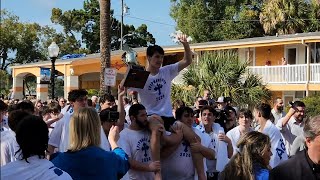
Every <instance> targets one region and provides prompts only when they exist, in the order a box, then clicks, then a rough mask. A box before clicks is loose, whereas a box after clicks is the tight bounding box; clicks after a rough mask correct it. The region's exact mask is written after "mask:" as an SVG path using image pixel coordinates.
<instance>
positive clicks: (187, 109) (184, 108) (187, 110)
mask: <svg viewBox="0 0 320 180" xmlns="http://www.w3.org/2000/svg"><path fill="white" fill-rule="evenodd" d="M183 113H188V114H193V110H192V109H191V108H190V107H187V106H182V107H180V108H178V109H177V110H176V119H177V120H181V118H182V114H183Z"/></svg>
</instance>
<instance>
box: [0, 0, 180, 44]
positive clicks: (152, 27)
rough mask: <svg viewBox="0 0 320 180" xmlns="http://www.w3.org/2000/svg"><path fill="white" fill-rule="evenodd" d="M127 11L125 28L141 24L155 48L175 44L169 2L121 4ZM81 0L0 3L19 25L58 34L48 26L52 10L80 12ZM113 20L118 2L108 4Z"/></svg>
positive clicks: (4, 0)
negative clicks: (45, 28) (40, 27)
mask: <svg viewBox="0 0 320 180" xmlns="http://www.w3.org/2000/svg"><path fill="white" fill-rule="evenodd" d="M123 1H124V3H125V4H126V5H127V6H128V7H129V8H130V10H129V11H130V14H129V15H126V16H125V17H124V23H125V24H132V25H134V26H135V27H136V28H137V27H138V26H140V25H141V24H146V25H147V26H148V31H149V32H150V33H152V34H153V36H154V37H155V39H156V44H158V45H161V46H165V45H173V44H174V42H173V41H172V40H171V38H170V37H169V34H171V33H172V32H174V31H175V25H176V23H175V21H174V20H173V19H172V18H171V17H170V15H169V13H170V0H123ZM82 7H83V0H1V9H6V10H8V11H9V12H11V13H13V14H15V15H17V16H19V18H20V21H21V22H30V23H32V22H36V23H39V24H40V25H50V26H52V27H54V28H56V29H57V30H61V29H62V28H61V26H60V27H59V25H54V24H53V23H51V20H50V17H51V9H52V8H60V9H62V11H66V10H71V9H81V8H82ZM111 9H114V12H115V13H114V15H115V18H116V19H118V20H120V19H121V0H111Z"/></svg>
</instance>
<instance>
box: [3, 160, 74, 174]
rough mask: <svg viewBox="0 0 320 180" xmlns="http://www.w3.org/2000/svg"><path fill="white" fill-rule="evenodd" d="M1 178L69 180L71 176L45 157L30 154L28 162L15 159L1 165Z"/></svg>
mask: <svg viewBox="0 0 320 180" xmlns="http://www.w3.org/2000/svg"><path fill="white" fill-rule="evenodd" d="M1 179H61V180H69V179H72V178H71V176H70V175H69V174H68V173H66V172H64V171H62V170H61V169H59V168H57V167H55V166H54V164H52V162H50V161H48V160H47V159H39V156H31V157H29V158H28V162H26V161H25V160H17V161H15V162H12V163H9V164H7V165H5V166H3V167H1Z"/></svg>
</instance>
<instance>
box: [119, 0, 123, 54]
mask: <svg viewBox="0 0 320 180" xmlns="http://www.w3.org/2000/svg"><path fill="white" fill-rule="evenodd" d="M120 37H121V42H120V50H122V45H123V0H121V35H120Z"/></svg>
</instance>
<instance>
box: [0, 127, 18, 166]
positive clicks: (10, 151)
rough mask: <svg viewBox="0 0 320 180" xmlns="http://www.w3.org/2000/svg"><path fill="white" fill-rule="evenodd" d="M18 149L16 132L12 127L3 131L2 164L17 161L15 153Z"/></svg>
mask: <svg viewBox="0 0 320 180" xmlns="http://www.w3.org/2000/svg"><path fill="white" fill-rule="evenodd" d="M18 150H19V145H18V143H17V141H16V135H15V133H14V132H13V131H12V130H11V129H9V130H7V131H3V132H1V157H0V158H1V166H3V165H5V164H7V163H10V162H13V161H16V160H17V159H16V157H15V156H14V155H15V153H16V152H17V151H18Z"/></svg>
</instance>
